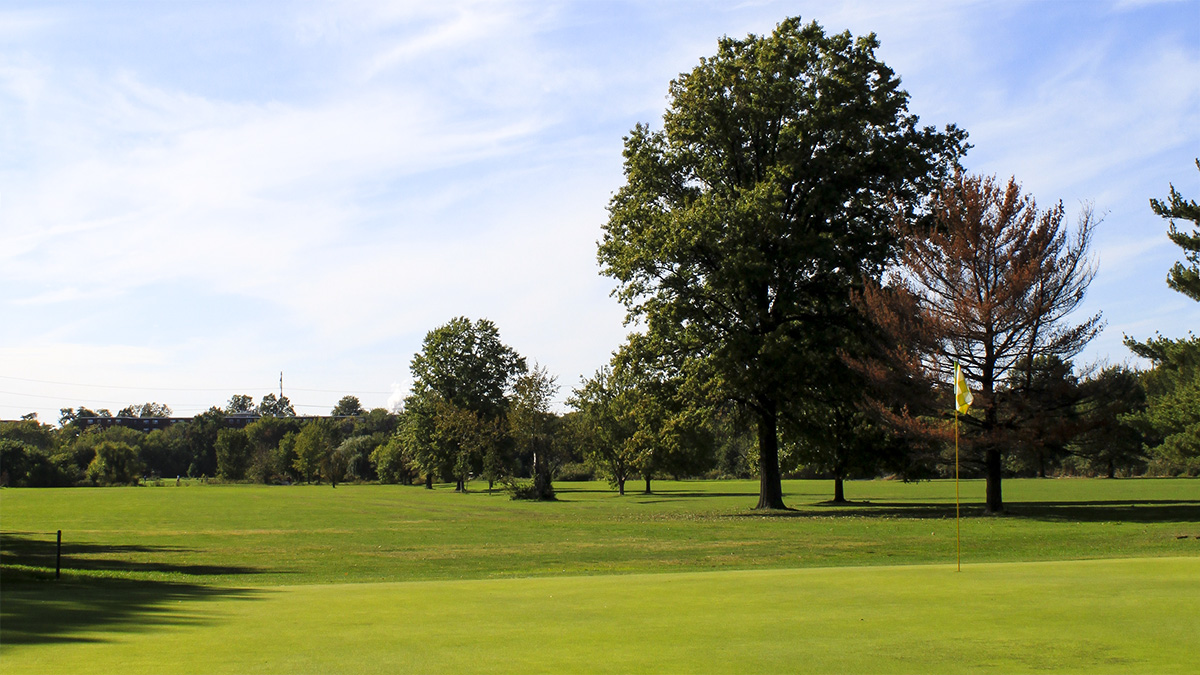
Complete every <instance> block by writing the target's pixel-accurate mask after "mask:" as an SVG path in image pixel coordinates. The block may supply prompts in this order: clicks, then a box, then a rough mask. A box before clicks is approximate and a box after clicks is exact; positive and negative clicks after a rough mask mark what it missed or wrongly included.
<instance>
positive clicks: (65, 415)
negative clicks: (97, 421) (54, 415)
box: [58, 406, 112, 426]
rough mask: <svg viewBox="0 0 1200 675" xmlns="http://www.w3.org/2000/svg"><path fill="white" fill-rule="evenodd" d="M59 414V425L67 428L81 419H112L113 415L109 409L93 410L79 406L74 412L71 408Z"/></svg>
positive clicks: (60, 411)
mask: <svg viewBox="0 0 1200 675" xmlns="http://www.w3.org/2000/svg"><path fill="white" fill-rule="evenodd" d="M58 412H59V416H58V423H59V424H60V425H61V426H66V425H68V424H70V423H72V422H74V421H75V420H77V419H79V418H81V417H112V413H111V412H109V410H108V409H107V408H99V409H97V410H92V409H90V408H85V407H84V406H79V407H78V408H75V409H74V410H72V409H71V408H61V409H59V411H58Z"/></svg>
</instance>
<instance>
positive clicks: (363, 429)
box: [352, 408, 400, 436]
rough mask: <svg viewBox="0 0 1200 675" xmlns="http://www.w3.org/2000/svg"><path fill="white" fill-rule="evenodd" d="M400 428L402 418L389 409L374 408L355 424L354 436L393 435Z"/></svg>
mask: <svg viewBox="0 0 1200 675" xmlns="http://www.w3.org/2000/svg"><path fill="white" fill-rule="evenodd" d="M399 426H400V416H399V415H397V414H394V413H392V412H391V411H389V410H388V409H387V408H372V409H371V410H370V411H368V412H367V413H365V414H364V415H362V417H361V418H360V419H358V420H357V421H355V423H354V430H353V434H352V435H354V436H371V435H373V434H384V435H391V434H393V433H395V431H396V429H397V428H399Z"/></svg>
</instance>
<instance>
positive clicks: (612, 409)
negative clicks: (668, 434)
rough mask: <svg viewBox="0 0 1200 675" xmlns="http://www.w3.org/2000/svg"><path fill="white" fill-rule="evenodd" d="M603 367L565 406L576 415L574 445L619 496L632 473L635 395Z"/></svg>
mask: <svg viewBox="0 0 1200 675" xmlns="http://www.w3.org/2000/svg"><path fill="white" fill-rule="evenodd" d="M620 375H621V374H617V375H614V373H613V369H612V367H611V366H604V367H603V368H601V369H600V370H598V371H596V374H595V375H593V376H592V377H591V378H589V379H585V380H584V381H583V382H582V383H581V384H580V386H579V388H577V389H575V390H574V391H573V392H572V394H571V396H570V398H568V399H567V404H568V405H570V406H571V407H572V408H575V410H577V411H578V412H579V414H578V415H577V416H576V417H575V418H574V422H573V424H574V430H575V434H574V435H575V438H576V442H578V443H579V444H580V446H581V447H582V449H583V452H584V456H585V457H586V458H587V460H588V462H589V463H591V464H592V465H593V466H595V467H596V468H598V469H600V471H601V472H602V473H603V474H604V475H605V476H606V477H607V478H608V481H609V484H611V485H612V486H613V487H614V488H616V490H617V492H618V494H621V495H624V494H625V482H626V481H628V480H629V478H630V476H631V475H633V473H634V471H635V466H636V464H637V459H638V449H637V447H636V446H635V445H634V444H633V443H632V442H631V440H632V438H633V434H634V432H635V431H636V429H637V420H636V419H635V418H634V416H633V410H632V407H633V406H634V405H636V403H635V402H634V401H632V400H631V399H632V398H633V397H634V396H635V395H636V394H635V392H634V390H633V388H632V386H631V384H630V383H629V382H628V381H627V380H626V379H625V378H622V377H621V376H620Z"/></svg>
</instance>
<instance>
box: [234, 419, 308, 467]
mask: <svg viewBox="0 0 1200 675" xmlns="http://www.w3.org/2000/svg"><path fill="white" fill-rule="evenodd" d="M300 427H301V423H300V421H299V420H298V419H296V418H295V417H291V416H283V417H276V416H273V415H264V416H262V417H260V418H258V419H257V420H255V421H254V422H252V423H251V424H249V425H247V426H246V437H247V439H248V440H249V442H250V447H251V460H250V467H249V469H248V470H247V471H248V475H249V476H250V478H252V479H253V480H255V481H257V482H260V483H269V482H271V481H272V480H275V479H277V478H280V477H282V476H284V475H285V474H288V473H291V472H292V471H293V470H294V469H293V466H292V459H293V458H291V457H280V453H279V444H280V443H281V442H282V441H283V438H284V437H285V436H287V435H288V434H289V433H296V432H298V431H299V430H300ZM285 454H286V453H285Z"/></svg>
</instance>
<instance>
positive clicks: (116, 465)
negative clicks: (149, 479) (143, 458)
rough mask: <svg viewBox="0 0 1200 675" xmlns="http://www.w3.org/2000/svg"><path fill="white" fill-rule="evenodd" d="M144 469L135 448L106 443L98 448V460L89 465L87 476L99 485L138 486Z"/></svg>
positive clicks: (118, 443)
mask: <svg viewBox="0 0 1200 675" xmlns="http://www.w3.org/2000/svg"><path fill="white" fill-rule="evenodd" d="M143 468H145V467H144V466H143V465H142V463H141V462H140V461H139V460H138V456H137V450H136V449H135V448H134V447H133V446H131V445H129V444H128V443H120V442H116V441H104V442H103V443H100V444H99V445H97V446H96V458H95V459H93V460H92V462H91V464H89V465H88V469H87V476H88V479H89V480H91V481H92V482H93V483H95V484H97V485H137V483H138V478H139V477H140V476H141V475H142V469H143Z"/></svg>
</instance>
